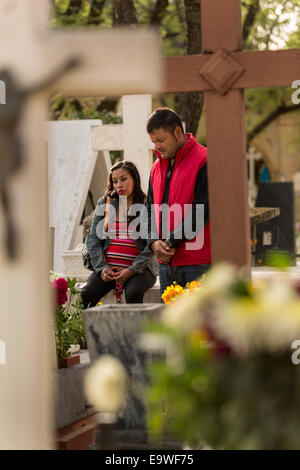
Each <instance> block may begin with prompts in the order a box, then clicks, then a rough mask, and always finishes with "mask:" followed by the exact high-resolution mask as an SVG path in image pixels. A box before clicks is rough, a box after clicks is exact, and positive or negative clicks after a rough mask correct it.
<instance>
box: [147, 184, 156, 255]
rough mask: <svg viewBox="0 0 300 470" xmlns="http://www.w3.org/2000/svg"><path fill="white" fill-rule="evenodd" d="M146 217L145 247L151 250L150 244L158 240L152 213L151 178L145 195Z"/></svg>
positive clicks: (153, 213)
mask: <svg viewBox="0 0 300 470" xmlns="http://www.w3.org/2000/svg"><path fill="white" fill-rule="evenodd" d="M146 208H147V215H148V240H147V246H148V247H149V248H151V244H152V243H153V242H155V241H156V240H159V235H158V232H157V227H156V220H155V212H154V199H153V187H152V181H151V176H150V178H149V186H148V194H147V202H146Z"/></svg>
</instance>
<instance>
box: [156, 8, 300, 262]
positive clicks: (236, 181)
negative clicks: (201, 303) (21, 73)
mask: <svg viewBox="0 0 300 470" xmlns="http://www.w3.org/2000/svg"><path fill="white" fill-rule="evenodd" d="M201 25H202V26H201V27H202V49H203V52H204V54H202V55H192V56H186V57H168V58H165V59H164V65H165V70H166V78H165V88H164V91H165V92H170V93H173V92H186V91H204V92H205V105H206V127H207V146H208V182H209V200H210V225H211V238H212V256H213V262H216V261H230V262H233V263H234V264H236V265H237V266H244V265H248V266H250V263H251V257H250V243H249V238H250V227H249V215H248V188H247V159H246V129H245V105H244V97H243V89H244V88H261V87H274V86H291V84H292V83H293V82H294V81H295V80H296V79H297V78H299V76H300V50H299V49H297V50H282V51H268V52H262V51H255V52H242V51H241V49H242V26H241V2H240V0H226V1H220V0H201ZM292 91H293V90H292ZM291 94H292V93H291ZM187 130H188V129H187Z"/></svg>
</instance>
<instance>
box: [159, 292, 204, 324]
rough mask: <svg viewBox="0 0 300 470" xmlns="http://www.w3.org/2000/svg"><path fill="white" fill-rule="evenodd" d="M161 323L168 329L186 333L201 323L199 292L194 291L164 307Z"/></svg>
mask: <svg viewBox="0 0 300 470" xmlns="http://www.w3.org/2000/svg"><path fill="white" fill-rule="evenodd" d="M161 320H162V323H164V324H165V325H166V326H169V327H170V328H174V329H177V330H179V331H182V332H183V333H188V332H190V331H192V330H193V329H194V328H196V327H197V326H199V325H200V322H201V291H200V290H199V291H194V292H193V293H192V294H191V295H189V296H183V297H179V298H178V299H176V300H175V301H174V302H172V303H171V304H169V305H168V306H167V307H165V308H164V309H163V311H162V315H161Z"/></svg>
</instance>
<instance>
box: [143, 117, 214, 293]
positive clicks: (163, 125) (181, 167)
mask: <svg viewBox="0 0 300 470" xmlns="http://www.w3.org/2000/svg"><path fill="white" fill-rule="evenodd" d="M147 132H148V134H149V136H150V139H151V141H152V142H153V143H154V145H155V154H156V156H157V160H156V161H155V162H154V164H153V166H152V169H151V175H150V180H149V190H148V197H147V204H146V205H147V209H148V221H149V222H148V231H149V241H148V243H149V247H150V249H151V250H152V251H153V252H154V253H155V255H156V256H157V259H158V262H159V279H160V290H161V294H163V292H164V290H165V288H166V287H167V286H168V285H171V284H172V283H173V282H177V283H178V284H180V285H182V286H183V287H184V286H185V285H186V283H187V282H191V281H193V280H196V279H197V278H199V277H200V276H201V275H202V274H204V273H205V272H206V271H207V270H208V269H209V268H210V265H211V248H210V231H209V207H208V188H207V149H206V148H205V147H203V146H202V145H200V144H199V143H198V142H196V140H195V138H194V137H193V136H192V135H191V134H185V133H184V130H183V125H182V121H181V119H180V117H179V115H178V114H177V113H175V111H173V110H171V109H169V108H159V109H156V110H155V111H154V112H153V113H152V114H151V116H150V117H149V119H148V122H147Z"/></svg>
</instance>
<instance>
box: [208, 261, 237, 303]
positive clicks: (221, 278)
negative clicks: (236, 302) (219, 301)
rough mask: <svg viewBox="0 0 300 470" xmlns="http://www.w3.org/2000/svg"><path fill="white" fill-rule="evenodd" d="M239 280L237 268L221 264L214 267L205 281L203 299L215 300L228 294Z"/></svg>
mask: <svg viewBox="0 0 300 470" xmlns="http://www.w3.org/2000/svg"><path fill="white" fill-rule="evenodd" d="M237 279H238V272H237V268H236V267H235V266H233V265H231V264H227V263H220V264H217V265H216V266H213V268H211V270H210V271H209V272H208V273H207V277H206V279H204V281H203V284H202V287H203V289H202V290H201V293H202V294H203V297H205V299H207V298H212V300H214V298H215V297H216V296H218V297H220V296H223V295H226V294H228V292H229V287H230V286H231V285H233V284H234V283H235V282H236V281H237Z"/></svg>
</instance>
